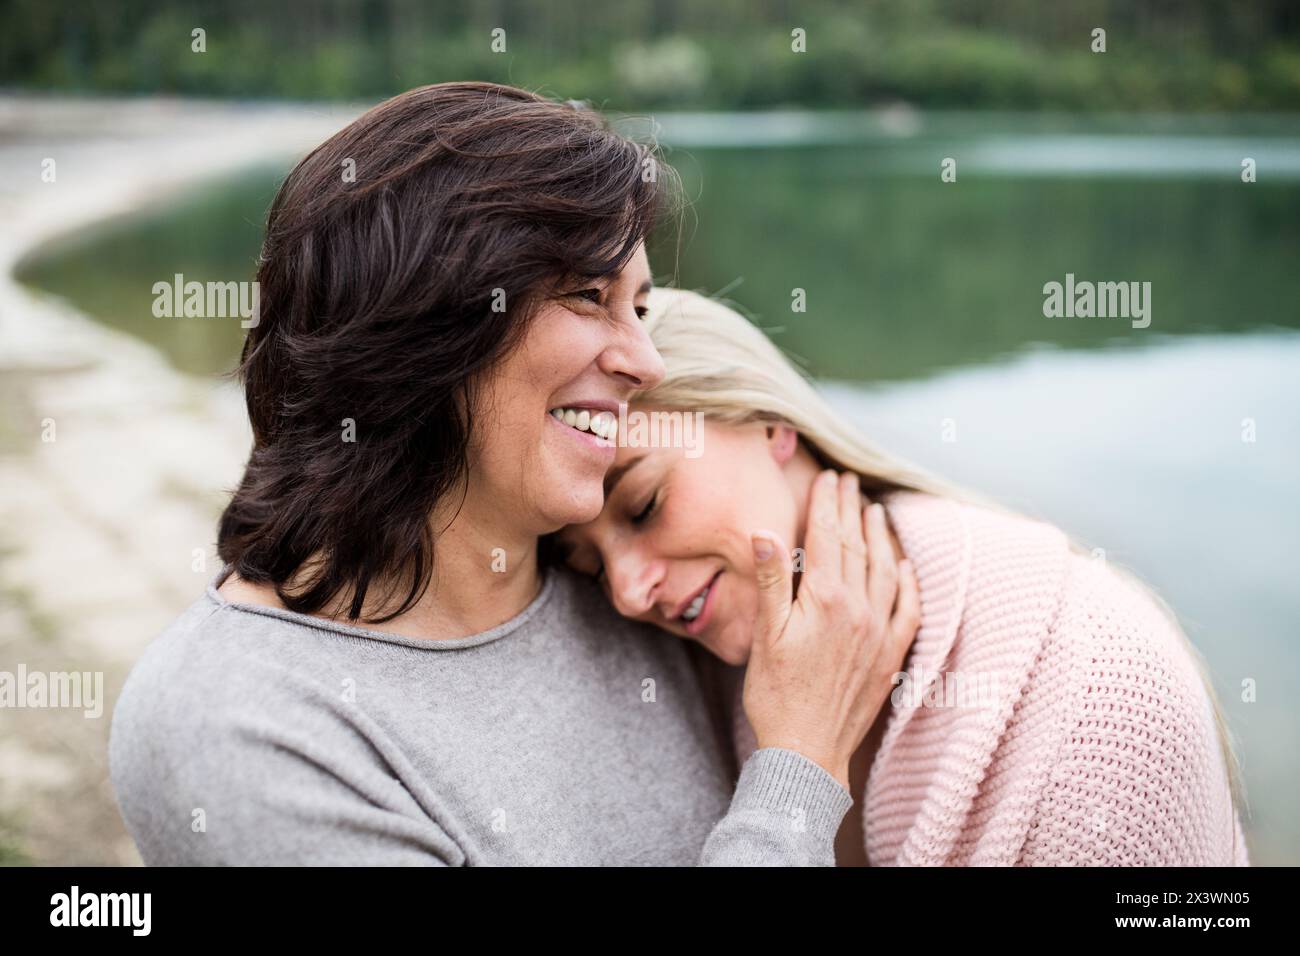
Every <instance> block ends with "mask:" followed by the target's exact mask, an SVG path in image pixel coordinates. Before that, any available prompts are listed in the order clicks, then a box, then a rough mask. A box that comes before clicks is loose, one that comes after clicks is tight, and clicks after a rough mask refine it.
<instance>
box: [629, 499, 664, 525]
mask: <svg viewBox="0 0 1300 956" xmlns="http://www.w3.org/2000/svg"><path fill="white" fill-rule="evenodd" d="M658 500H659V493H658V492H655V493H654V494H653V495H651V496H650V500H649V501H647V502H646V506H645V507H644V508H642V509H641V511H640V513H639V514H636V515H634V516H633V517H632V523H633V524H641V523H642V522H643V521H645V520H646V518H649V517H650V514H651V513H652V512H653V511H654V510H655V502H657V501H658Z"/></svg>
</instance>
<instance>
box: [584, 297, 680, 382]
mask: <svg viewBox="0 0 1300 956" xmlns="http://www.w3.org/2000/svg"><path fill="white" fill-rule="evenodd" d="M627 309H628V313H629V316H628V317H627V318H626V319H625V321H622V322H620V323H619V324H618V330H619V332H618V339H617V340H616V341H615V342H614V343H613V344H612V345H611V346H610V347H609V348H607V349H605V350H604V351H603V352H602V353H601V354H600V358H599V359H598V361H597V364H598V366H599V367H600V370H601V371H602V372H604V373H605V374H606V375H609V376H611V377H613V378H617V379H619V380H620V381H622V382H624V383H626V384H627V386H628V387H629V388H634V389H647V388H654V387H655V386H656V385H658V384H659V383H660V382H662V381H663V380H664V375H665V374H666V373H667V370H666V369H665V368H664V360H663V358H661V357H660V355H659V350H658V349H656V348H655V347H654V343H653V342H651V341H650V335H649V333H648V332H646V329H645V325H643V324H642V322H641V318H640V316H638V315H637V314H636V310H635V309H634V308H633V307H632V306H631V305H629V306H628V307H627Z"/></svg>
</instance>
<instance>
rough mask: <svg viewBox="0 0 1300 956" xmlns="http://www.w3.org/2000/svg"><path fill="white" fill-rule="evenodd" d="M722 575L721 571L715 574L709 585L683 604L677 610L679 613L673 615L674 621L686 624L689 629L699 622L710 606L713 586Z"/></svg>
mask: <svg viewBox="0 0 1300 956" xmlns="http://www.w3.org/2000/svg"><path fill="white" fill-rule="evenodd" d="M721 574H722V572H721V571H718V572H717V573H715V574H714V575H713V577H711V578H709V580H708V583H707V584H705V585H704V586H703V587H702V588H700V589H699V590H698V591H696V592H695V593H694V594H692V595H691V596H690V597H689V598H688V599H687V600H686V601H684V602H682V604H681V605H680V606H679V607H678V609H677V613H676V614H674V615H673V620H674V621H677V622H679V623H682V624H686V625H687V626H688V627H689V626H690V625H691V624H693V623H695V622H697V621H699V620H700V617H701V615H703V613H704V608H705V607H706V606H707V605H708V601H709V595H710V594H712V593H713V586H714V584H716V583H717V580H718V577H719V576H720V575H721Z"/></svg>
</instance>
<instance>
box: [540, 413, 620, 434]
mask: <svg viewBox="0 0 1300 956" xmlns="http://www.w3.org/2000/svg"><path fill="white" fill-rule="evenodd" d="M551 417H552V418H554V419H555V420H556V421H560V422H564V424H566V425H568V426H569V427H570V428H576V429H577V430H578V431H580V432H590V433H591V434H593V435H596V436H597V437H599V438H603V439H605V440H606V441H608V442H612V441H613V440H614V439H615V438H616V437H617V436H618V419H617V418H616V417H615V416H614V414H613V413H612V412H593V411H591V410H590V409H587V408H552V409H551Z"/></svg>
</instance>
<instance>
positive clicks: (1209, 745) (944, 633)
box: [734, 493, 1249, 866]
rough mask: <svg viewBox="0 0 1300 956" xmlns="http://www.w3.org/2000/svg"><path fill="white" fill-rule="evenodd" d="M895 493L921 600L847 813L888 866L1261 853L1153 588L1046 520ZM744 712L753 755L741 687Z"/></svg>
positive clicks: (1136, 860) (1239, 861)
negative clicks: (858, 820)
mask: <svg viewBox="0 0 1300 956" xmlns="http://www.w3.org/2000/svg"><path fill="white" fill-rule="evenodd" d="M885 506H886V510H887V511H888V513H889V516H890V519H891V521H892V522H893V525H894V529H895V531H896V532H897V534H898V537H899V540H900V541H901V542H902V545H903V548H904V550H905V551H906V553H907V555H908V557H910V558H911V560H912V561H913V563H914V565H915V567H916V572H917V577H918V580H919V582H920V586H921V604H922V614H921V629H920V631H919V632H918V633H917V636H916V641H915V643H914V644H913V646H912V649H911V651H910V653H909V656H908V658H907V661H906V663H905V670H907V671H908V672H909V674H911V675H912V677H913V679H912V683H911V685H910V687H909V686H907V685H905V686H904V688H902V690H903V691H906V698H902V697H901V694H900V691H896V692H895V697H896V698H900V699H896V700H894V701H893V702H886V705H885V706H886V707H888V708H890V713H889V716H888V717H887V724H886V727H885V732H884V737H883V738H882V740H881V744H880V749H879V750H878V751H877V753H876V756H875V759H874V761H873V763H872V765H871V770H870V776H869V778H868V782H867V791H866V798H865V801H863V802H862V806H861V807H860V808H859V807H855V808H854V809H852V810H850V811H849V812H850V813H855V812H861V813H863V814H864V832H865V834H866V852H867V859H868V861H869V862H870V863H871V865H872V866H889V865H901V866H1006V865H1020V866H1043V865H1048V866H1051V865H1105V866H1143V865H1155V866H1232V865H1236V866H1247V865H1249V860H1248V859H1247V854H1246V842H1245V838H1244V836H1243V834H1242V831H1241V824H1240V822H1239V820H1238V818H1237V816H1236V814H1235V813H1234V811H1233V808H1232V804H1231V800H1230V797H1229V790H1228V777H1227V770H1226V768H1225V766H1224V762H1223V759H1222V756H1221V753H1220V750H1219V746H1218V742H1217V737H1216V734H1215V728H1214V719H1213V714H1212V711H1211V708H1210V704H1209V698H1208V697H1207V695H1206V693H1205V690H1204V687H1203V685H1202V683H1201V680H1200V677H1199V675H1198V673H1197V671H1196V668H1195V666H1194V664H1193V662H1192V659H1191V656H1190V655H1189V653H1188V651H1187V649H1186V647H1185V645H1184V643H1183V639H1182V637H1181V636H1180V634H1179V632H1178V631H1176V630H1175V628H1174V627H1173V626H1172V625H1171V623H1170V622H1169V620H1168V618H1167V617H1166V616H1165V615H1164V614H1163V613H1162V612H1161V610H1160V609H1159V608H1157V607H1156V605H1155V603H1154V602H1153V601H1151V600H1150V598H1149V597H1147V596H1146V595H1144V594H1143V593H1142V592H1141V591H1140V590H1139V589H1137V588H1135V587H1133V586H1132V585H1131V584H1129V583H1128V582H1126V581H1124V580H1123V579H1121V578H1120V577H1119V576H1117V575H1116V574H1114V573H1113V572H1111V571H1110V570H1109V569H1107V567H1106V565H1105V563H1104V561H1102V560H1099V559H1093V558H1090V557H1087V556H1084V555H1080V554H1078V553H1077V552H1073V551H1071V550H1070V548H1069V546H1068V543H1067V540H1066V538H1065V536H1064V535H1063V534H1062V533H1061V532H1060V531H1058V530H1057V529H1055V528H1053V527H1051V526H1049V525H1046V524H1042V523H1039V522H1035V521H1030V520H1027V519H1024V518H1020V517H1015V516H1009V515H1005V514H1000V513H997V512H994V511H990V510H986V509H982V508H977V507H973V506H969V505H963V504H958V503H956V502H953V501H950V500H947V499H942V498H936V497H933V496H929V495H921V494H913V493H899V494H894V495H890V496H889V497H888V499H887V500H886V501H885ZM936 677H938V678H939V680H938V682H937V683H936V684H933V685H931V684H930V682H931V681H932V680H933V679H934V678H936ZM963 682H964V683H963ZM927 687H929V689H930V696H929V698H928V699H927V697H926V696H925V693H924V691H925V690H926V688H927ZM916 702H920V706H916ZM934 704H939V705H940V706H934ZM962 704H964V706H959V705H962ZM734 715H735V731H736V736H735V739H736V747H737V753H738V756H739V757H740V759H741V762H742V763H743V762H744V760H745V758H746V757H748V755H749V754H750V753H751V752H752V751H753V749H754V736H753V731H752V730H751V729H750V727H749V722H748V721H747V720H746V719H745V716H744V711H743V710H742V709H741V708H740V706H739V695H737V703H736V707H735V710H734Z"/></svg>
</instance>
